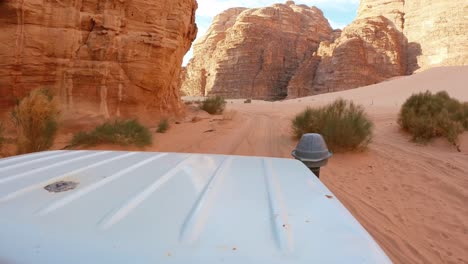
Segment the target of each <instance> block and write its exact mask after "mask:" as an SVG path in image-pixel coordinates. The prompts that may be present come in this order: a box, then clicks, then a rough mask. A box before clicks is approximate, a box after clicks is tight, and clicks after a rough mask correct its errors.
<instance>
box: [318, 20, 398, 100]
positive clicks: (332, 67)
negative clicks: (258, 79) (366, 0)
mask: <svg viewBox="0 0 468 264" xmlns="http://www.w3.org/2000/svg"><path fill="white" fill-rule="evenodd" d="M401 39H402V37H401V32H399V31H398V30H397V29H396V28H395V27H393V25H392V22H391V21H389V20H388V19H386V18H385V17H383V16H378V17H372V18H364V19H359V20H356V21H354V22H353V23H352V24H350V25H349V26H347V27H346V28H345V29H344V30H343V32H342V34H341V37H339V38H338V39H336V40H335V42H333V43H328V42H322V44H321V45H320V48H319V50H318V52H317V54H316V55H317V56H318V57H320V59H321V61H320V64H319V65H318V67H317V70H316V71H315V73H314V79H313V84H312V90H311V91H310V93H309V94H316V93H323V92H332V91H340V90H345V89H351V88H356V87H360V86H365V85H369V84H374V83H378V82H381V81H384V80H386V79H388V78H391V77H394V76H400V75H404V74H405V72H406V57H405V51H404V45H402V43H401ZM309 87H310V86H309Z"/></svg>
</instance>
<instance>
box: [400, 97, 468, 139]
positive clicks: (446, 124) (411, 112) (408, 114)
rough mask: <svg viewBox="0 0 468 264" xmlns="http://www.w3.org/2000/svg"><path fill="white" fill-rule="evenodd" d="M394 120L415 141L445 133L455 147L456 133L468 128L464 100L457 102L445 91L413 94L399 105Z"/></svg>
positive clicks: (440, 135)
mask: <svg viewBox="0 0 468 264" xmlns="http://www.w3.org/2000/svg"><path fill="white" fill-rule="evenodd" d="M398 123H399V125H400V126H401V128H402V129H403V130H404V131H407V132H409V133H410V134H411V135H412V136H413V140H414V141H416V142H421V143H426V142H428V141H430V140H431V139H432V138H435V137H445V138H446V139H447V140H448V141H449V142H450V143H452V144H454V145H455V146H457V147H458V136H459V135H460V134H461V133H463V131H464V130H468V103H460V102H459V101H458V100H456V99H454V98H451V97H450V96H449V95H448V94H447V92H445V91H444V92H438V93H436V94H432V93H431V92H429V91H427V92H425V93H419V94H414V95H412V96H411V97H410V98H408V99H407V100H406V102H405V103H404V104H403V106H402V107H401V110H400V114H399V117H398Z"/></svg>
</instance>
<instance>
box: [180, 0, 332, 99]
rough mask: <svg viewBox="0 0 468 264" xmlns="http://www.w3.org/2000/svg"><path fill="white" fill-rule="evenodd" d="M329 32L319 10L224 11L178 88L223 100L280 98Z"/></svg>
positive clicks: (197, 47)
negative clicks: (218, 96)
mask: <svg viewBox="0 0 468 264" xmlns="http://www.w3.org/2000/svg"><path fill="white" fill-rule="evenodd" d="M332 33H333V31H332V28H331V27H330V25H329V23H328V21H327V20H326V19H325V17H324V16H323V13H322V12H321V11H320V10H319V9H317V8H316V7H308V6H305V5H296V4H294V2H292V1H287V2H286V4H275V5H272V6H269V7H265V8H255V9H246V8H233V9H229V10H227V11H225V12H223V13H221V14H220V15H218V16H217V17H216V18H215V19H214V21H213V24H212V25H211V27H210V28H209V30H208V32H207V34H206V35H205V36H204V37H202V38H201V39H199V40H198V41H197V42H196V43H195V44H194V57H193V59H192V60H191V61H190V63H189V64H188V66H187V72H186V75H185V80H184V82H183V85H182V90H183V92H184V93H185V94H187V95H222V96H225V97H229V98H238V97H253V98H261V99H267V98H281V97H285V96H286V95H287V93H288V91H287V89H288V88H287V87H288V84H289V81H290V79H291V78H292V76H293V75H294V74H295V72H296V70H297V69H298V68H299V66H300V65H301V63H302V62H303V61H304V60H305V59H307V58H308V57H310V56H311V55H312V53H313V52H315V51H316V50H317V48H318V47H319V44H320V42H322V41H324V40H330V38H331V35H332Z"/></svg>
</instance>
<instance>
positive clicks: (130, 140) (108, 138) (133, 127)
mask: <svg viewBox="0 0 468 264" xmlns="http://www.w3.org/2000/svg"><path fill="white" fill-rule="evenodd" d="M152 140H153V138H152V135H151V133H150V131H149V129H148V128H146V127H144V126H143V125H141V124H140V123H139V122H138V121H137V120H134V119H132V120H123V121H121V120H116V121H114V122H105V123H104V124H102V125H99V126H97V127H96V128H95V129H94V130H93V131H91V132H83V131H80V132H78V133H77V134H75V135H74V136H73V139H72V142H71V145H72V146H79V145H85V146H94V145H98V144H117V145H123V146H126V145H135V146H138V147H144V146H146V145H151V142H152Z"/></svg>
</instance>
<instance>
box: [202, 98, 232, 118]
mask: <svg viewBox="0 0 468 264" xmlns="http://www.w3.org/2000/svg"><path fill="white" fill-rule="evenodd" d="M225 107H226V100H224V98H223V97H221V96H215V97H211V98H207V99H206V100H205V101H203V102H202V103H201V106H200V109H202V110H205V111H206V112H208V113H209V114H211V115H219V114H222V113H223V111H224V108H225Z"/></svg>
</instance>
